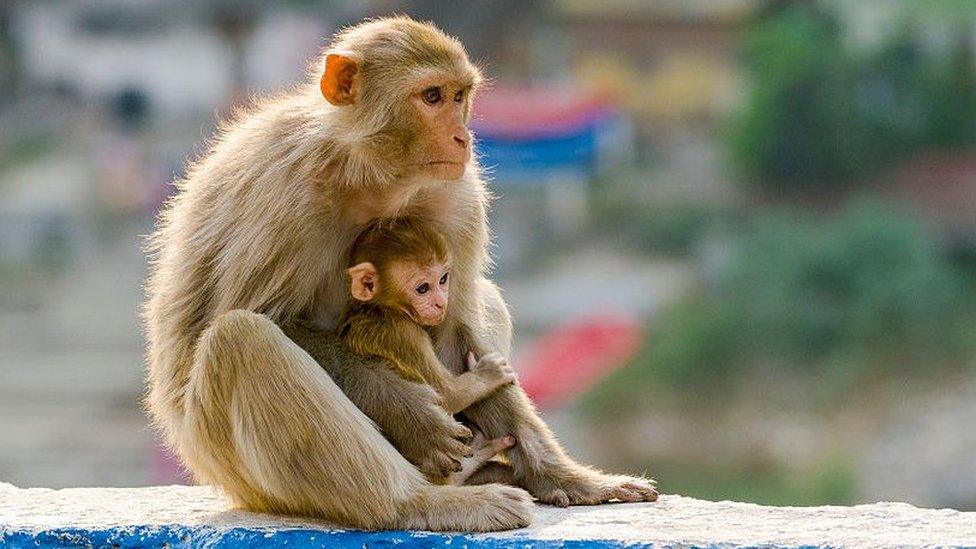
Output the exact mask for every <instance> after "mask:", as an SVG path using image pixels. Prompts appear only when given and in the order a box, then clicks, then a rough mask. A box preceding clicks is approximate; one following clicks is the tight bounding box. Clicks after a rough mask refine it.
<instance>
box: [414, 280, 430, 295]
mask: <svg viewBox="0 0 976 549" xmlns="http://www.w3.org/2000/svg"><path fill="white" fill-rule="evenodd" d="M428 291H430V284H428V283H426V282H424V283H423V284H421V285H420V286H417V293H418V294H420V295H424V294H426V293H427V292H428Z"/></svg>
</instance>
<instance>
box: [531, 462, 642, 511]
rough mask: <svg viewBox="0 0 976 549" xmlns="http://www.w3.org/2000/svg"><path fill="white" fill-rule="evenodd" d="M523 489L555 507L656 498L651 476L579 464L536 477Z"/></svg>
mask: <svg viewBox="0 0 976 549" xmlns="http://www.w3.org/2000/svg"><path fill="white" fill-rule="evenodd" d="M525 488H526V489H527V490H528V491H529V493H531V494H532V495H533V496H535V497H536V498H537V499H538V500H539V501H540V502H541V503H548V504H550V505H555V506H557V507H567V506H569V505H599V504H601V503H608V502H610V501H614V500H616V501H621V502H638V501H657V496H658V493H657V488H656V487H655V486H654V481H653V480H652V479H646V478H641V477H630V476H626V475H608V474H605V473H600V472H597V471H592V470H589V469H585V468H582V467H578V468H573V469H570V470H568V471H561V472H556V473H555V474H549V475H543V476H539V477H536V478H534V479H532V480H530V481H527V482H526V483H525Z"/></svg>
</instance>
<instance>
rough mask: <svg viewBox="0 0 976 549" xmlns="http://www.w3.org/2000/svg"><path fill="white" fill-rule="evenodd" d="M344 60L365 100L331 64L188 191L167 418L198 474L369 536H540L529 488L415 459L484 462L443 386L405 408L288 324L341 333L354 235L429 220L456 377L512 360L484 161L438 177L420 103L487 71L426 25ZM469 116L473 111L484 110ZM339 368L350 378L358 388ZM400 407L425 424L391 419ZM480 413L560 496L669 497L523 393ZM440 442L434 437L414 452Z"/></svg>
mask: <svg viewBox="0 0 976 549" xmlns="http://www.w3.org/2000/svg"><path fill="white" fill-rule="evenodd" d="M332 50H335V51H340V50H341V51H344V52H352V54H354V55H355V56H356V57H357V58H359V59H361V60H362V64H361V66H360V69H361V74H360V76H361V79H362V80H361V85H360V87H359V88H357V89H361V95H359V96H358V98H357V100H356V101H355V103H354V104H353V105H350V106H345V107H336V106H333V105H330V104H329V103H328V102H327V101H325V100H324V99H323V97H322V92H321V91H320V87H319V82H318V79H319V76H320V74H321V73H320V71H321V68H322V66H323V65H324V63H319V64H317V65H316V66H315V69H314V72H313V74H311V75H310V78H309V81H308V82H306V83H305V84H303V85H301V86H299V87H297V88H296V89H294V90H292V91H290V92H287V93H283V94H281V95H278V96H274V97H269V98H266V99H263V100H260V101H258V102H256V103H255V105H254V106H253V107H251V108H249V109H248V110H247V111H246V112H242V113H239V114H238V115H237V116H236V118H235V120H234V121H232V122H229V123H227V124H225V125H224V126H223V127H222V128H221V130H220V131H219V132H218V135H217V137H215V139H214V140H213V143H212V144H211V147H210V151H209V152H208V153H207V154H205V155H204V156H203V157H202V158H201V159H199V160H198V161H196V162H194V163H193V164H192V165H191V166H190V168H189V170H188V172H187V175H186V177H185V178H184V179H183V180H182V181H180V182H178V188H179V192H178V194H177V195H176V196H175V197H174V198H173V199H172V200H171V201H170V203H169V204H168V205H167V208H166V209H165V211H164V213H163V214H162V215H161V217H160V220H159V225H158V229H157V231H156V232H155V234H154V235H153V237H152V240H151V273H150V278H149V281H148V286H147V295H148V299H147V303H146V306H145V312H144V315H145V323H146V329H147V337H148V343H149V344H148V360H149V373H148V382H149V392H148V395H147V397H146V402H147V406H148V408H149V410H150V412H151V414H152V417H153V419H154V420H155V423H156V424H157V425H158V426H159V428H160V429H161V430H162V432H163V433H164V434H165V437H166V440H167V442H168V443H169V444H170V445H171V446H172V447H173V448H174V449H176V451H177V452H178V453H179V455H180V456H181V457H182V459H183V460H184V462H185V463H186V465H187V466H188V468H189V469H190V470H191V471H192V472H193V473H194V475H195V476H196V477H197V478H198V480H200V481H202V482H207V483H211V484H213V485H216V486H219V487H220V488H222V489H223V490H224V491H225V492H226V493H227V494H229V495H230V496H231V497H232V498H233V499H234V500H235V501H236V502H237V503H238V504H239V505H241V506H243V507H245V508H248V509H252V510H256V511H271V512H279V513H292V514H301V515H308V516H316V517H324V518H328V519H332V520H336V521H339V522H341V523H343V524H347V525H351V526H356V527H361V528H424V529H434V530H494V529H504V528H514V527H519V526H523V525H525V524H527V523H528V522H529V520H530V517H531V502H530V500H529V498H528V495H527V494H526V493H525V492H524V491H523V490H521V489H519V488H515V487H511V486H502V485H498V484H489V485H483V486H460V487H455V486H434V485H431V484H430V483H429V482H427V480H426V479H425V478H424V475H423V474H421V472H420V471H418V469H417V468H415V467H414V466H413V465H411V462H410V461H408V460H407V459H405V458H404V456H410V458H411V460H412V461H413V462H414V463H416V464H417V465H418V466H420V467H421V468H422V469H425V472H427V469H429V468H431V467H433V465H431V464H436V463H440V462H442V461H443V458H444V456H445V455H450V454H451V453H453V452H461V451H464V449H463V446H462V447H461V449H460V450H458V449H456V448H454V447H452V446H451V444H452V443H456V440H455V438H454V437H456V436H457V434H458V426H457V424H456V423H455V422H453V420H451V419H450V417H449V416H447V414H445V413H443V411H438V410H436V409H434V408H433V406H434V405H433V401H434V400H435V399H436V394H435V393H434V392H433V391H424V390H423V389H417V388H415V387H412V386H409V385H403V386H401V387H399V388H398V389H397V391H400V392H401V393H402V395H403V396H401V397H398V396H397V394H396V393H392V392H391V393H389V394H388V395H387V396H388V400H386V401H379V402H377V401H374V400H373V399H376V398H380V397H378V396H371V395H374V394H379V393H381V392H382V389H379V385H380V384H379V383H377V384H376V385H375V386H373V385H370V383H372V380H373V379H374V378H376V379H378V378H379V376H382V375H383V372H382V370H381V369H376V367H377V366H376V365H373V367H374V369H372V370H371V369H369V368H365V369H363V371H365V372H369V373H368V374H363V375H361V376H359V377H357V376H356V375H351V374H349V370H348V369H347V368H346V366H348V364H349V363H350V362H352V361H354V360H356V359H355V358H354V357H349V356H346V355H343V354H342V352H341V350H340V349H338V347H337V344H336V342H335V340H332V339H328V338H319V339H315V340H314V341H313V343H315V342H317V343H316V344H317V345H321V346H323V347H322V348H321V349H320V351H323V353H324V354H328V355H329V357H330V358H331V359H333V360H335V361H334V362H332V363H329V364H325V363H323V366H325V367H326V368H325V370H323V368H322V367H320V365H319V364H317V363H316V361H315V360H313V358H312V357H311V356H310V355H309V354H308V353H307V352H306V351H304V350H303V349H302V348H300V347H299V346H298V345H296V344H295V343H293V342H292V340H291V339H289V338H288V337H287V336H286V335H285V334H284V333H283V332H282V331H281V329H280V328H279V326H286V325H288V324H290V323H295V322H301V323H307V324H308V325H311V326H313V327H314V329H315V330H329V329H331V328H334V325H335V322H336V319H337V318H338V315H339V313H340V311H341V309H342V307H343V305H344V303H345V301H346V297H347V295H348V292H347V287H346V279H345V259H346V257H345V254H346V251H347V249H348V247H349V245H350V243H351V242H352V240H353V238H354V237H355V236H356V234H357V233H358V232H359V230H360V228H361V227H362V226H363V225H364V224H365V223H367V222H368V221H369V220H371V219H374V218H376V217H387V216H394V215H399V214H410V215H414V216H417V217H419V218H422V219H426V220H428V221H429V222H430V223H432V224H433V225H434V226H435V227H436V228H437V230H439V231H440V232H442V233H443V234H444V235H446V237H447V238H448V240H449V243H450V246H451V248H452V250H454V252H455V253H454V268H453V270H452V277H453V281H452V285H453V287H452V293H453V295H454V296H455V298H454V299H453V301H452V303H451V308H450V311H449V313H448V317H447V319H446V320H445V322H444V323H443V324H441V325H440V326H439V327H438V328H437V330H436V333H435V339H436V348H437V351H438V355H439V356H440V358H441V360H442V361H443V363H444V364H445V366H447V367H448V368H450V369H452V370H453V371H455V372H460V371H461V370H462V369H463V367H464V354H465V352H467V351H468V350H469V349H471V350H474V351H475V352H476V353H478V354H479V355H480V354H483V353H484V352H485V351H488V350H498V351H501V352H502V353H503V354H507V353H508V351H509V349H510V343H511V325H510V321H509V317H508V312H507V310H506V307H505V305H504V302H503V301H502V299H501V297H500V295H499V293H498V290H497V289H496V288H495V286H494V285H493V284H491V282H489V281H488V280H487V279H486V278H485V277H484V269H485V267H486V264H487V261H488V259H487V255H486V249H487V245H488V231H487V223H486V217H485V208H486V203H487V193H486V190H485V186H484V183H483V181H482V180H481V178H480V176H479V173H478V168H477V165H476V164H475V163H473V162H472V163H469V165H468V166H467V167H466V169H465V171H464V174H463V176H462V177H461V178H460V179H459V180H456V181H436V180H433V179H432V178H430V177H425V176H424V175H423V173H422V172H420V171H418V169H417V168H416V165H417V160H418V157H419V155H421V154H426V153H425V151H427V149H424V147H426V146H427V144H428V143H429V142H430V141H431V140H432V139H433V138H432V137H426V136H427V135H428V134H426V133H425V132H429V131H432V130H430V129H429V128H427V129H425V127H424V126H422V125H421V124H420V123H419V122H417V121H416V120H417V118H416V116H412V115H411V114H410V112H409V105H408V103H407V102H406V101H404V100H403V97H404V95H405V94H407V93H409V92H410V90H412V89H413V87H414V86H416V84H417V82H418V79H421V78H431V77H442V78H448V79H450V81H452V82H457V83H458V85H459V86H460V85H463V84H465V83H466V82H470V83H471V84H474V83H476V82H477V80H478V79H479V76H478V74H477V71H476V70H475V69H474V68H473V67H472V66H471V65H470V62H469V61H468V60H467V57H466V55H465V54H464V51H463V49H462V48H461V46H460V44H458V43H457V42H456V41H454V40H452V39H449V38H447V37H445V36H444V35H443V34H441V33H440V32H439V31H438V30H437V29H436V28H434V27H433V26H430V25H424V24H420V23H416V22H414V21H412V20H409V19H407V18H394V19H385V20H377V21H372V22H368V23H365V24H363V25H359V26H357V27H353V28H351V29H349V30H347V31H345V32H343V33H341V34H340V35H338V36H337V37H336V39H335V40H334V42H333V45H332V46H331V50H330V51H332ZM326 54H328V52H326ZM438 75H440V76H438ZM464 109H465V118H466V116H467V112H468V111H467V109H468V104H467V101H466V102H465V105H464ZM431 150H433V149H431ZM312 333H315V332H312ZM317 358H320V359H321V358H322V356H321V354H320V356H319V357H317ZM366 366H370V365H369V364H366ZM326 370H328V371H329V372H340V371H341V372H342V376H344V377H343V386H342V390H340V388H339V387H338V386H337V385H336V381H334V379H336V378H335V375H333V377H330V375H328V374H327V373H326ZM391 383H392V382H391ZM403 383H410V382H408V381H403ZM413 385H417V384H413ZM390 386H391V387H396V385H394V384H391V385H390ZM421 387H422V386H421ZM364 388H368V390H364ZM343 391H345V395H344V394H343ZM346 395H349V398H347V396H346ZM350 398H353V399H354V401H355V402H356V404H355V405H354V404H353V400H350ZM396 398H401V399H402V400H403V401H402V402H400V404H401V405H402V406H404V407H405V409H407V410H409V411H408V413H407V416H408V418H407V419H391V418H390V414H388V413H387V414H384V413H383V412H384V407H385V406H390V405H391V404H390V403H391V402H393V401H395V399H396ZM357 405H358V408H357ZM364 411H365V412H366V414H364V413H363V412H364ZM466 413H467V414H468V415H469V416H470V417H471V418H472V419H473V420H474V421H476V422H477V423H478V424H479V425H480V426H481V428H482V430H483V431H484V432H485V435H486V436H487V437H488V438H496V437H499V436H504V435H505V434H509V433H510V434H514V435H515V436H516V437H517V439H518V445H517V447H516V448H513V449H512V450H510V451H509V460H510V462H511V463H512V475H511V478H512V479H514V481H515V482H517V483H518V484H519V485H521V486H523V487H525V488H526V489H528V490H529V491H530V492H532V494H533V495H535V496H536V497H539V498H540V499H541V500H543V501H548V502H554V503H561V504H565V503H596V502H600V501H606V500H607V499H608V498H610V497H620V498H622V499H641V498H642V497H643V498H644V499H650V495H649V494H650V493H651V492H650V491H651V490H652V489H651V488H650V485H649V484H647V483H646V482H645V481H642V480H640V479H632V478H627V477H615V476H608V475H603V474H602V473H599V472H596V471H594V470H591V469H587V468H584V467H581V466H579V465H577V464H575V463H574V462H572V461H571V460H570V459H569V458H568V457H567V456H566V455H565V453H564V452H563V451H562V449H561V448H560V447H559V446H558V444H557V443H556V442H555V440H554V439H553V438H552V435H551V433H550V432H549V430H548V429H547V428H546V427H545V425H544V424H543V423H542V422H541V420H539V418H538V417H537V416H536V414H535V411H534V410H533V409H532V406H531V404H530V403H529V401H528V400H527V398H526V397H525V395H524V393H522V392H521V389H518V388H517V387H513V386H510V387H506V388H503V389H501V390H499V391H498V392H496V393H495V394H494V395H492V396H491V397H489V398H488V399H485V400H484V401H482V402H480V403H478V404H476V405H475V406H473V407H471V408H470V409H469V410H467V411H466ZM367 414H368V415H369V417H367ZM411 414H412V415H411ZM370 418H373V420H375V421H376V422H378V423H379V425H380V427H381V428H382V429H383V434H381V433H380V432H379V430H377V425H376V424H374V422H373V421H371V420H370ZM411 429H420V430H419V431H411ZM384 435H386V437H384ZM421 437H427V439H428V440H425V441H422V443H421V442H417V443H416V444H413V443H411V442H409V439H411V438H421ZM388 439H389V440H390V441H393V442H394V443H396V444H397V448H394V446H393V445H391V444H390V442H388ZM397 449H399V450H400V451H399V452H398V451H397ZM401 453H402V454H401ZM492 478H502V477H501V476H498V477H492Z"/></svg>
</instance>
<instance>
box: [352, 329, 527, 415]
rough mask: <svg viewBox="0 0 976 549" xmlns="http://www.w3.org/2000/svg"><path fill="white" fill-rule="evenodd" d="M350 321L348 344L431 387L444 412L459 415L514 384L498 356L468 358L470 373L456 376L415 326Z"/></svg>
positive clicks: (509, 370)
mask: <svg viewBox="0 0 976 549" xmlns="http://www.w3.org/2000/svg"><path fill="white" fill-rule="evenodd" d="M368 316H369V315H363V316H362V317H360V318H353V319H351V321H350V322H349V330H348V332H347V333H346V341H347V344H348V345H349V348H350V349H352V350H353V351H354V352H357V353H360V354H363V355H375V356H379V357H382V358H385V359H387V360H389V361H390V362H391V363H392V364H393V367H394V368H395V369H396V370H397V372H398V373H400V375H402V376H403V377H405V378H407V379H413V380H417V381H424V382H426V383H428V384H430V385H431V386H432V387H433V388H434V389H435V390H436V391H437V392H438V394H440V395H441V398H442V399H443V405H444V409H445V410H447V412H448V413H450V414H456V413H458V412H460V411H462V410H464V409H465V408H467V407H468V406H471V405H472V404H474V403H475V402H478V401H479V400H481V399H483V398H485V397H487V396H488V395H490V394H491V393H493V392H495V391H496V390H498V389H499V388H500V387H502V386H504V385H508V384H509V383H513V382H514V381H515V372H514V371H513V370H512V368H511V367H510V366H509V365H508V362H507V361H506V360H505V359H504V358H503V357H502V356H501V355H500V354H498V353H490V354H487V355H485V356H483V357H481V359H480V360H475V358H474V355H473V354H469V355H468V365H469V367H470V371H468V372H465V373H463V374H461V375H459V376H454V375H453V374H452V373H451V372H450V371H448V369H447V368H445V367H444V365H443V364H442V363H441V361H440V359H438V358H437V353H436V352H435V351H434V345H433V343H432V342H431V340H430V336H429V335H427V332H425V331H424V329H423V328H421V327H420V326H418V325H417V324H416V323H414V322H412V321H410V320H407V319H401V318H398V317H396V316H392V315H385V316H384V318H368Z"/></svg>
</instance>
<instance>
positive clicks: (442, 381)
mask: <svg viewBox="0 0 976 549" xmlns="http://www.w3.org/2000/svg"><path fill="white" fill-rule="evenodd" d="M351 255H352V261H351V262H350V269H349V271H350V275H351V278H352V281H351V283H352V297H351V298H350V299H349V303H348V304H347V305H346V308H345V310H344V311H343V313H342V316H341V317H340V319H339V335H340V336H341V337H342V338H343V340H344V341H345V342H346V345H347V346H348V347H349V348H350V349H351V350H352V351H353V352H355V353H357V354H360V355H363V356H367V357H376V358H382V359H386V360H387V361H388V362H389V363H390V364H391V365H392V366H393V368H394V369H395V370H396V371H397V372H398V373H399V374H400V375H401V376H403V377H404V378H406V379H410V380H414V381H419V382H421V383H429V384H430V385H431V386H432V387H434V389H435V390H437V392H438V394H440V395H441V397H442V398H443V399H444V408H445V409H446V410H447V412H448V413H450V414H456V413H458V412H460V411H461V410H464V409H465V408H467V407H468V406H471V405H472V404H474V403H475V402H477V401H479V400H481V399H483V398H485V397H486V396H488V395H489V394H491V393H492V392H494V391H495V390H497V389H498V388H500V387H502V386H503V385H507V384H509V383H512V382H514V381H515V373H514V372H513V371H512V369H511V368H510V367H509V366H508V362H507V361H506V360H505V359H504V358H503V357H502V356H501V355H500V354H498V353H489V354H487V355H485V356H483V357H481V359H480V360H476V361H473V362H474V364H472V367H471V370H470V371H468V372H465V373H462V374H460V375H457V376H455V375H454V374H452V373H451V372H449V371H448V370H447V369H446V368H445V367H444V365H443V364H441V361H440V359H439V358H437V352H436V351H435V350H434V343H433V341H432V340H431V338H430V335H428V333H427V332H426V331H425V330H424V328H423V326H422V325H421V324H420V322H421V321H422V319H423V316H422V314H421V313H420V312H419V311H418V310H417V308H416V307H415V306H414V303H413V302H412V301H411V298H412V299H414V300H417V299H419V300H424V301H425V302H427V303H429V302H430V301H431V300H432V299H433V296H434V294H435V292H437V293H438V294H439V296H442V297H439V298H438V301H439V303H438V305H437V307H438V309H437V310H439V311H443V312H446V309H447V299H448V298H447V296H448V293H449V292H448V286H449V283H450V279H449V274H450V263H451V253H450V250H449V249H448V247H447V240H446V239H445V238H444V237H443V236H442V235H441V234H440V233H438V232H437V231H435V230H434V229H433V228H431V227H430V226H428V225H427V224H425V223H424V222H423V221H421V220H419V219H414V218H410V217H401V218H394V219H391V220H383V221H380V222H377V223H374V224H372V225H371V226H369V227H367V228H366V229H365V230H364V231H363V233H362V234H361V235H360V236H359V237H358V238H357V239H356V242H355V243H354V244H353V248H352V252H351ZM427 272H432V273H433V275H434V276H433V277H432V279H430V280H428V278H429V277H425V273H427ZM364 277H368V282H367V281H365V280H364ZM413 279H417V280H418V282H421V283H422V286H423V287H424V293H423V294H421V295H416V294H415V290H414V288H413V286H412V285H408V284H407V282H409V281H411V280H413ZM366 284H368V286H369V287H368V288H367V287H366ZM435 285H437V286H440V287H437V286H435ZM408 294H411V295H408ZM432 308H433V307H432ZM442 319H443V317H441V318H440V319H437V318H435V319H432V320H427V321H426V322H424V323H425V324H426V325H428V326H436V325H437V324H440V321H441V320H442Z"/></svg>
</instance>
